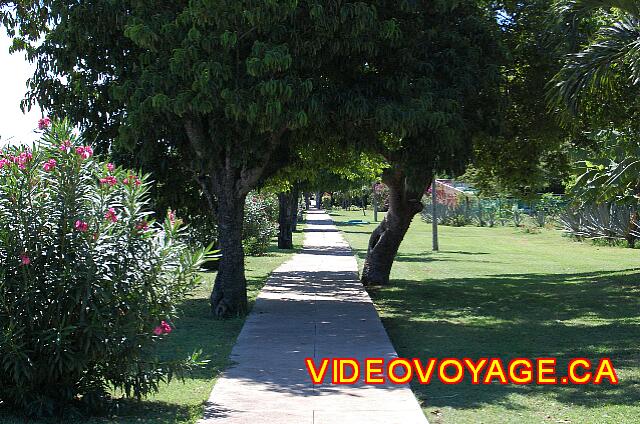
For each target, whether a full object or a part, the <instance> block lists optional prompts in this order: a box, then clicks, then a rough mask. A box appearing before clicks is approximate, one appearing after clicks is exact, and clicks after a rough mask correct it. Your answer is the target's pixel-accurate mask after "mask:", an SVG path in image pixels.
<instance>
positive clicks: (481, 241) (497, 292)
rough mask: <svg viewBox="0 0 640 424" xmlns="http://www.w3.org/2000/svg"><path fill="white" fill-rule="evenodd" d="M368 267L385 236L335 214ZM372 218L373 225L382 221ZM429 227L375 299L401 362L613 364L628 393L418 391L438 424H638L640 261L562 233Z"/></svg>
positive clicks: (405, 249)
mask: <svg viewBox="0 0 640 424" xmlns="http://www.w3.org/2000/svg"><path fill="white" fill-rule="evenodd" d="M332 215H333V219H334V220H336V222H337V224H338V227H339V228H340V229H341V230H342V231H344V234H345V236H346V238H347V240H348V241H349V243H350V244H351V246H352V247H353V249H354V250H355V253H356V255H357V257H358V261H359V264H360V266H362V263H363V259H364V257H365V255H366V247H367V242H368V239H369V233H370V232H371V231H372V230H373V228H375V224H374V223H372V224H368V225H347V224H346V222H347V221H348V220H351V219H363V217H362V212H361V211H360V212H336V213H333V214H332ZM371 215H372V214H371V212H367V217H365V218H364V219H366V220H370V221H372V220H373V217H372V216H371ZM440 249H441V251H440V252H437V253H434V252H432V251H431V227H430V224H429V225H427V224H425V223H423V222H422V221H420V219H419V217H417V218H416V220H415V221H414V223H413V225H412V227H411V229H410V231H409V233H408V234H407V237H406V238H405V240H404V242H403V244H402V246H401V248H400V252H399V254H398V257H397V259H396V262H395V264H394V266H393V271H392V275H391V277H392V280H393V281H392V283H391V285H390V286H388V287H385V288H379V289H373V290H370V294H371V295H372V297H373V299H374V302H375V304H376V307H377V308H378V311H379V313H380V315H381V317H382V319H383V322H384V325H385V327H386V329H387V331H388V333H389V335H390V337H391V339H392V341H393V343H394V346H395V347H396V349H397V351H398V354H399V355H400V356H403V357H409V358H412V357H420V358H430V357H437V358H443V357H471V358H478V357H494V356H497V357H501V358H513V357H518V356H524V357H532V358H535V357H541V356H557V357H558V358H559V367H558V369H560V370H562V366H564V364H566V362H567V360H568V359H569V358H572V357H579V356H586V357H589V358H598V357H602V356H607V357H611V359H612V361H613V363H614V366H616V369H617V371H618V376H619V377H620V384H619V385H618V386H611V385H609V384H607V383H605V384H603V385H602V386H533V385H532V386H513V385H508V386H500V385H491V386H473V385H471V384H470V383H468V382H467V383H464V384H461V385H453V386H445V385H442V384H439V383H432V384H431V385H428V386H420V385H414V387H413V388H414V391H415V393H416V395H417V397H418V399H419V401H420V402H421V404H422V406H423V408H424V411H425V414H426V416H427V418H428V419H429V421H430V422H431V423H456V424H457V423H512V422H514V423H519V424H524V423H569V422H571V423H594V424H595V423H637V422H639V418H638V417H640V282H639V281H640V252H638V250H632V249H623V248H619V247H598V246H594V245H592V244H589V243H577V242H573V241H571V240H569V239H567V238H565V237H562V235H561V233H560V232H559V231H553V230H543V231H542V232H541V233H539V234H525V233H523V232H522V231H521V230H518V229H515V228H513V227H506V228H477V227H462V228H455V227H440Z"/></svg>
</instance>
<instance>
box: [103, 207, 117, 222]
mask: <svg viewBox="0 0 640 424" xmlns="http://www.w3.org/2000/svg"><path fill="white" fill-rule="evenodd" d="M104 218H105V219H106V220H107V221H111V222H118V215H116V210H115V209H113V208H109V210H108V211H107V213H105V214H104Z"/></svg>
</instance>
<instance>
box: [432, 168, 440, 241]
mask: <svg viewBox="0 0 640 424" xmlns="http://www.w3.org/2000/svg"><path fill="white" fill-rule="evenodd" d="M437 201H438V195H437V194H436V179H435V178H434V179H433V182H432V183H431V228H432V234H433V251H434V252H437V251H438V250H440V248H439V246H438V208H437V207H436V206H437Z"/></svg>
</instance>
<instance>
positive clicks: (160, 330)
mask: <svg viewBox="0 0 640 424" xmlns="http://www.w3.org/2000/svg"><path fill="white" fill-rule="evenodd" d="M171 331H173V329H172V328H171V326H170V325H169V324H168V323H167V321H162V322H160V325H159V326H157V327H156V328H154V329H153V334H155V335H156V336H160V335H162V334H169V333H171Z"/></svg>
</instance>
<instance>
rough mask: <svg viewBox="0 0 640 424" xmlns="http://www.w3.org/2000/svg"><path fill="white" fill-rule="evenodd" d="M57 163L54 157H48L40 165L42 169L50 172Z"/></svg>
mask: <svg viewBox="0 0 640 424" xmlns="http://www.w3.org/2000/svg"><path fill="white" fill-rule="evenodd" d="M57 164H58V163H57V162H56V160H55V159H49V160H48V161H46V162H45V163H44V165H42V169H44V170H45V171H46V172H51V171H53V169H54V168H55V167H56V165H57Z"/></svg>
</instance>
